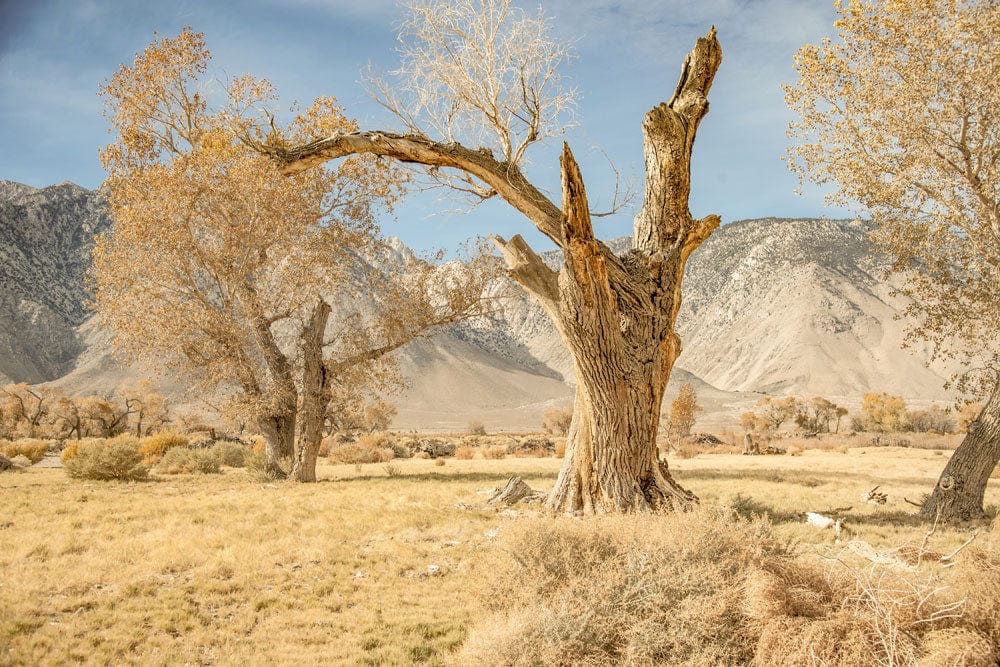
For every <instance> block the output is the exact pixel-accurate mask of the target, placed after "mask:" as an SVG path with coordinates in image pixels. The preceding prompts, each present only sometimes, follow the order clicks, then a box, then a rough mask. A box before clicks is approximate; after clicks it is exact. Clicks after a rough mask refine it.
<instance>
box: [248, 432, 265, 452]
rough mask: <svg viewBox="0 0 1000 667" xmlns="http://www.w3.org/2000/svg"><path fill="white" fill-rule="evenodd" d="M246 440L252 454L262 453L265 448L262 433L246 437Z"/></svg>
mask: <svg viewBox="0 0 1000 667" xmlns="http://www.w3.org/2000/svg"><path fill="white" fill-rule="evenodd" d="M247 442H249V443H250V451H251V452H253V453H254V454H263V453H264V451H265V450H266V449H267V440H265V439H264V436H262V435H251V436H250V437H249V438H247Z"/></svg>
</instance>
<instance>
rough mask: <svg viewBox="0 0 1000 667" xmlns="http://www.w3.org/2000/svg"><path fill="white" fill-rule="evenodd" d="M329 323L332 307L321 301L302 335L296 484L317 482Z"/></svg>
mask: <svg viewBox="0 0 1000 667" xmlns="http://www.w3.org/2000/svg"><path fill="white" fill-rule="evenodd" d="M329 319H330V305H329V304H328V303H326V302H325V301H320V302H319V303H318V304H317V305H316V307H315V308H314V309H313V312H312V316H311V317H310V318H309V323H308V324H307V325H306V327H305V329H304V330H303V332H302V358H303V362H302V363H303V370H302V399H301V401H302V405H301V406H300V408H299V416H298V434H297V438H296V442H295V453H294V455H293V457H292V471H291V473H290V477H291V478H292V479H293V480H295V481H297V482H315V481H316V458H317V456H318V454H319V447H320V443H321V442H322V440H323V418H324V415H325V413H326V406H327V404H328V403H329V382H328V380H327V374H326V366H325V364H324V363H323V335H324V333H325V332H326V324H327V321H328V320H329Z"/></svg>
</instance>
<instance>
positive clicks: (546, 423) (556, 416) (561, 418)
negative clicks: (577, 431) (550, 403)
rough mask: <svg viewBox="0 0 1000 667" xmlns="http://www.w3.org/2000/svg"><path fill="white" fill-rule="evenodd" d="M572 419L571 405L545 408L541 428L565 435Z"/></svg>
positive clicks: (554, 433) (547, 431)
mask: <svg viewBox="0 0 1000 667" xmlns="http://www.w3.org/2000/svg"><path fill="white" fill-rule="evenodd" d="M572 421H573V406H572V405H567V406H565V407H562V408H553V409H551V410H546V411H545V414H543V415H542V430H544V431H545V432H546V433H551V434H552V435H566V433H567V432H568V431H569V425H570V423H571V422H572Z"/></svg>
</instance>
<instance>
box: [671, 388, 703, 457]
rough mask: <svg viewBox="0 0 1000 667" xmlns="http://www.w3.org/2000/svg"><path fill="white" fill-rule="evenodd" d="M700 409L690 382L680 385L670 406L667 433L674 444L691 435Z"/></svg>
mask: <svg viewBox="0 0 1000 667" xmlns="http://www.w3.org/2000/svg"><path fill="white" fill-rule="evenodd" d="M701 410H702V407H701V406H700V405H698V395H697V394H696V393H695V391H694V387H692V386H691V383H690V382H685V383H684V384H683V385H681V388H680V390H679V391H678V392H677V398H675V399H674V400H673V402H672V403H671V404H670V419H669V432H670V437H671V438H672V439H673V441H674V443H675V444H679V443H680V441H681V440H683V439H684V438H686V437H688V436H689V435H691V429H692V428H694V423H695V420H696V419H697V418H698V413H699V412H701Z"/></svg>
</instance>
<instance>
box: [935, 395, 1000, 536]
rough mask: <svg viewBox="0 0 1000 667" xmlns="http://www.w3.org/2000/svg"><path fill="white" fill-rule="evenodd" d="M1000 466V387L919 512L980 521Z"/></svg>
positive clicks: (946, 518) (936, 516) (969, 431)
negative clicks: (996, 469)
mask: <svg viewBox="0 0 1000 667" xmlns="http://www.w3.org/2000/svg"><path fill="white" fill-rule="evenodd" d="M998 462H1000V383H998V384H997V385H996V386H995V387H994V389H993V394H992V395H991V396H990V399H989V401H988V402H987V403H986V406H985V407H984V408H983V411H982V412H980V413H979V416H978V417H977V418H976V420H975V421H974V422H972V423H971V424H969V430H968V432H967V433H966V434H965V438H964V439H963V440H962V443H961V444H960V445H959V446H958V449H956V450H955V453H954V454H952V456H951V458H950V459H948V464H947V465H946V466H945V467H944V471H943V472H942V473H941V477H939V478H938V482H937V484H936V485H935V486H934V491H932V492H931V495H930V496H928V497H927V500H925V501H924V504H923V506H922V507H921V508H920V516H922V517H924V518H925V519H936V518H939V517H940V518H941V519H945V520H955V519H957V520H967V519H981V518H984V517H985V516H986V512H985V511H984V510H983V498H984V497H985V495H986V485H987V483H988V482H989V481H990V475H991V474H992V473H993V470H994V469H995V468H996V467H997V463H998Z"/></svg>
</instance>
